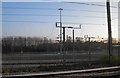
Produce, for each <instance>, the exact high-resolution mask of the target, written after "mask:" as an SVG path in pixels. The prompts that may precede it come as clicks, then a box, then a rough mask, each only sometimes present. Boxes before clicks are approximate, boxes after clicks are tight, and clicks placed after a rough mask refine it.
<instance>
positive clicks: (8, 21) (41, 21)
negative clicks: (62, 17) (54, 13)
mask: <svg viewBox="0 0 120 78" xmlns="http://www.w3.org/2000/svg"><path fill="white" fill-rule="evenodd" d="M1 22H24V23H48V22H45V21H11V20H2V21H1Z"/></svg>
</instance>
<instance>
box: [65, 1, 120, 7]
mask: <svg viewBox="0 0 120 78" xmlns="http://www.w3.org/2000/svg"><path fill="white" fill-rule="evenodd" d="M66 3H74V4H83V5H92V6H100V7H106V5H101V4H93V3H91V4H90V3H82V2H66ZM110 7H111V8H118V7H116V6H110Z"/></svg>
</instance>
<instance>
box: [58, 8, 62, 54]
mask: <svg viewBox="0 0 120 78" xmlns="http://www.w3.org/2000/svg"><path fill="white" fill-rule="evenodd" d="M58 10H59V11H60V53H62V19H61V11H62V10H63V9H62V8H59V9H58Z"/></svg>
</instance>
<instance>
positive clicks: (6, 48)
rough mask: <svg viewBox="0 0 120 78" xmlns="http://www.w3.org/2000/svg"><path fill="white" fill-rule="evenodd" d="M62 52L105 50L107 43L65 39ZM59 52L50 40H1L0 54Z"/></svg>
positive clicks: (24, 38)
mask: <svg viewBox="0 0 120 78" xmlns="http://www.w3.org/2000/svg"><path fill="white" fill-rule="evenodd" d="M62 47H63V50H64V51H73V50H74V51H89V50H92V51H96V50H104V49H107V48H108V47H107V43H104V42H97V41H85V42H84V41H81V40H75V42H74V43H73V42H72V40H70V39H67V40H66V41H65V42H64V44H63V43H62ZM56 51H60V43H59V42H56V41H54V40H52V39H48V38H46V37H44V38H37V37H27V38H26V37H4V38H2V52H3V53H12V52H56Z"/></svg>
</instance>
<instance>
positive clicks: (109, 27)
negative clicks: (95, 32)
mask: <svg viewBox="0 0 120 78" xmlns="http://www.w3.org/2000/svg"><path fill="white" fill-rule="evenodd" d="M106 5H107V22H108V47H109V62H111V55H112V54H111V52H112V30H111V15H110V0H107V1H106Z"/></svg>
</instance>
